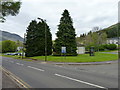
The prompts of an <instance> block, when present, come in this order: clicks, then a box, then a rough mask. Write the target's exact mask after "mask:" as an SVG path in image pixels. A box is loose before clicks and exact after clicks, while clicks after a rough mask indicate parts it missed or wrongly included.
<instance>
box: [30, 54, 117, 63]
mask: <svg viewBox="0 0 120 90" xmlns="http://www.w3.org/2000/svg"><path fill="white" fill-rule="evenodd" d="M30 58H31V59H37V60H44V59H45V56H36V57H30ZM117 59H118V55H117V54H106V53H98V52H97V53H95V56H89V54H81V55H78V56H67V57H66V58H65V57H63V56H47V60H48V61H54V62H102V61H111V60H117Z"/></svg>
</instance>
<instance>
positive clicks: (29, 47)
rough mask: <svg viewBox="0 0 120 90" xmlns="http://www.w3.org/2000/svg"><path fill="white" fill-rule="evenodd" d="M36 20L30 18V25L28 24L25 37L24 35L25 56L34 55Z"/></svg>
mask: <svg viewBox="0 0 120 90" xmlns="http://www.w3.org/2000/svg"><path fill="white" fill-rule="evenodd" d="M36 26H37V21H35V20H32V22H30V25H29V26H28V28H27V30H26V32H27V37H26V44H25V46H26V56H27V57H30V56H34V52H35V47H36V46H35V43H36V42H35V31H36V29H37V27H36Z"/></svg>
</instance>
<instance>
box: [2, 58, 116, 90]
mask: <svg viewBox="0 0 120 90" xmlns="http://www.w3.org/2000/svg"><path fill="white" fill-rule="evenodd" d="M116 65H117V64H116ZM2 66H3V67H4V68H6V69H7V70H9V71H10V72H12V73H13V74H15V75H16V76H18V77H19V78H20V79H22V80H23V81H25V82H26V83H27V84H29V85H30V86H31V87H33V88H103V89H106V88H118V76H117V75H112V74H105V73H100V71H98V72H97V71H96V72H92V71H91V70H84V69H80V67H79V69H80V70H78V69H74V68H69V67H63V66H58V65H51V64H45V63H35V62H28V61H23V60H17V59H13V58H8V57H3V58H2ZM97 66H98V65H96V67H97ZM88 67H91V66H90V65H89V66H87V68H88ZM84 68H85V66H84ZM92 68H93V67H92ZM94 68H95V67H94ZM102 69H103V68H102ZM105 70H106V69H105ZM104 72H105V71H104ZM110 72H111V71H110ZM113 73H114V72H113Z"/></svg>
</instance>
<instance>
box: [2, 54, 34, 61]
mask: <svg viewBox="0 0 120 90" xmlns="http://www.w3.org/2000/svg"><path fill="white" fill-rule="evenodd" d="M0 56H4V57H11V58H15V59H20V60H25V61H32V60H29V59H27V58H25V57H24V58H23V59H22V56H17V55H15V56H13V55H3V54H2V55H0Z"/></svg>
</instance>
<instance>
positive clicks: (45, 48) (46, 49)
mask: <svg viewBox="0 0 120 90" xmlns="http://www.w3.org/2000/svg"><path fill="white" fill-rule="evenodd" d="M44 22H45V62H46V61H47V31H46V20H44Z"/></svg>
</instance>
